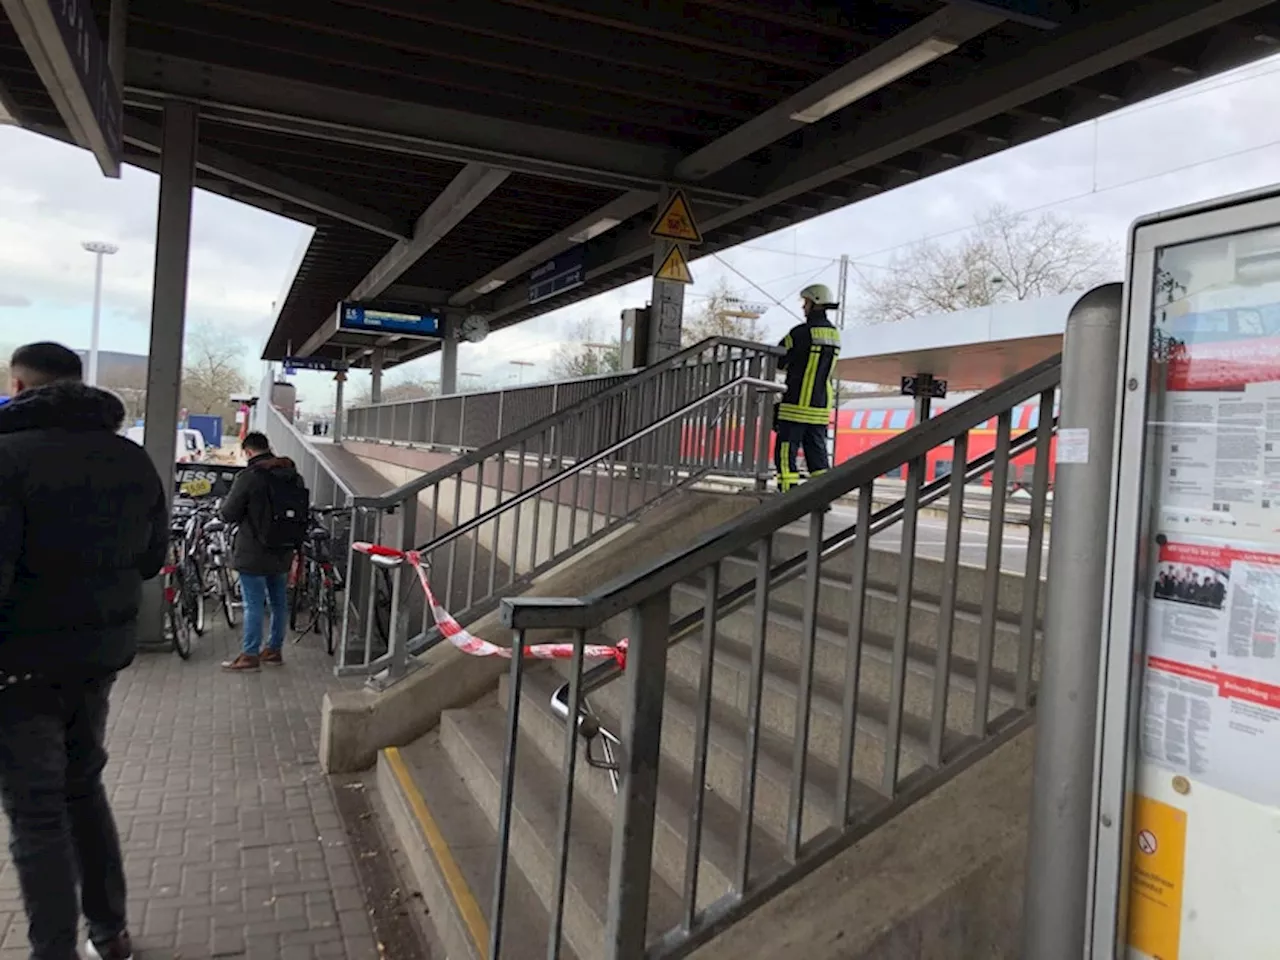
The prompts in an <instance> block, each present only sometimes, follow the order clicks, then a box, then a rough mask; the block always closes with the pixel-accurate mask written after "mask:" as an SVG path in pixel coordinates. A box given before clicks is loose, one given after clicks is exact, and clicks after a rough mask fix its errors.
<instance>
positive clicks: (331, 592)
mask: <svg viewBox="0 0 1280 960" xmlns="http://www.w3.org/2000/svg"><path fill="white" fill-rule="evenodd" d="M341 509H342V508H340V507H312V508H311V525H310V529H309V530H308V532H307V537H306V539H305V540H304V541H303V543H302V546H301V547H299V548H298V551H297V552H296V553H295V554H294V558H293V564H292V565H291V567H290V571H289V588H290V598H289V627H290V629H292V630H294V631H295V632H296V633H297V634H298V635H297V637H295V638H294V641H293V642H294V643H301V642H302V638H303V637H304V636H306V635H307V634H308V633H311V632H312V631H315V632H316V633H319V634H321V635H322V636H323V637H324V645H325V652H326V653H328V654H329V656H333V653H334V649H335V645H336V641H335V635H336V633H337V631H338V630H339V629H341V621H342V612H341V611H342V608H341V606H340V605H339V603H338V592H339V591H341V590H342V589H343V580H342V572H341V571H340V570H339V568H338V565H337V564H335V563H334V562H333V537H332V535H331V534H330V533H329V531H328V529H326V528H325V526H324V524H323V523H322V522H321V521H322V520H323V518H325V517H328V516H331V515H333V514H334V513H336V512H338V511H339V510H341ZM303 612H309V613H310V615H311V619H310V620H309V621H308V622H307V623H306V625H305V626H303V627H299V626H298V622H299V614H300V613H303Z"/></svg>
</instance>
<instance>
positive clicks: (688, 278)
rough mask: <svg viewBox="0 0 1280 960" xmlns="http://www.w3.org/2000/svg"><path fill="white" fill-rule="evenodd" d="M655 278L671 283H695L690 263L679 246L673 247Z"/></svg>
mask: <svg viewBox="0 0 1280 960" xmlns="http://www.w3.org/2000/svg"><path fill="white" fill-rule="evenodd" d="M654 276H655V277H657V278H658V279H659V280H667V281H669V282H671V283H693V274H691V273H690V272H689V261H688V260H686V259H685V258H684V252H683V251H682V250H681V249H680V245H679V244H674V243H673V244H672V245H671V249H670V251H668V252H667V256H666V258H665V259H664V260H663V261H662V266H660V267H659V268H658V272H657V273H655V274H654Z"/></svg>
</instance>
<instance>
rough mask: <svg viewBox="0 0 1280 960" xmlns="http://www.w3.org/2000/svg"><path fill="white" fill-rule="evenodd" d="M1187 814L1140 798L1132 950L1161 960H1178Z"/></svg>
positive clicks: (1131, 885) (1132, 877)
mask: <svg viewBox="0 0 1280 960" xmlns="http://www.w3.org/2000/svg"><path fill="white" fill-rule="evenodd" d="M1186 854H1187V815H1186V813H1184V812H1183V811H1182V810H1179V809H1178V808H1177V807H1171V806H1169V805H1168V804H1167V803H1161V802H1160V801H1158V800H1152V799H1151V798H1150V797H1142V796H1139V797H1135V798H1134V804H1133V850H1132V851H1131V854H1130V857H1131V863H1132V867H1131V869H1130V875H1129V946H1131V947H1133V948H1134V949H1135V950H1139V951H1141V952H1142V953H1144V954H1146V955H1147V956H1148V957H1154V958H1155V960H1178V950H1179V946H1180V944H1181V940H1182V887H1183V873H1184V870H1185V868H1186Z"/></svg>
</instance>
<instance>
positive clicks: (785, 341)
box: [782, 333, 792, 350]
mask: <svg viewBox="0 0 1280 960" xmlns="http://www.w3.org/2000/svg"><path fill="white" fill-rule="evenodd" d="M791 346H792V344H791V334H789V333H788V334H787V335H786V336H785V337H783V338H782V348H783V349H784V350H790V349H791Z"/></svg>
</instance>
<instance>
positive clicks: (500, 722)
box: [440, 697, 679, 957]
mask: <svg viewBox="0 0 1280 960" xmlns="http://www.w3.org/2000/svg"><path fill="white" fill-rule="evenodd" d="M440 741H441V743H442V744H443V746H444V748H445V750H446V751H447V752H448V754H449V758H450V760H451V761H452V762H453V764H454V766H455V767H456V768H457V770H458V771H459V773H461V774H462V778H463V780H464V781H465V782H466V784H467V787H468V789H469V791H470V793H471V795H472V797H473V798H474V801H473V802H475V803H477V804H478V805H479V807H480V809H481V810H482V811H483V812H484V814H485V815H486V816H487V817H488V819H489V823H490V824H491V825H492V826H494V827H496V826H497V822H498V812H499V805H500V797H501V783H502V768H503V758H504V756H505V752H506V712H505V711H504V710H502V708H501V707H500V706H499V705H498V703H497V699H496V697H493V698H489V699H486V700H485V701H481V702H480V703H477V704H476V705H474V706H472V707H469V708H467V709H465V710H450V711H446V712H445V713H444V714H443V715H442V716H441V719H440ZM560 795H561V783H560V775H559V764H558V763H555V764H553V763H550V762H548V760H547V758H546V757H545V756H544V755H543V754H542V753H541V751H540V750H539V749H538V744H537V742H536V740H535V739H534V737H533V736H532V735H531V734H529V733H527V732H525V731H524V730H522V731H521V732H520V735H519V738H518V741H517V753H516V772H515V802H514V804H513V808H512V821H511V856H512V859H513V861H514V862H515V863H516V864H518V865H519V867H520V869H521V870H522V871H523V872H524V874H525V876H527V877H528V878H529V881H530V883H532V885H533V888H534V889H535V890H536V891H537V893H538V896H539V897H540V898H541V899H542V904H543V908H544V910H546V911H550V909H551V907H552V898H553V896H554V893H555V890H554V888H555V877H556V870H557V864H558V857H559V850H558V845H559V836H560V802H561V796H560ZM612 837H613V827H612V824H611V823H610V821H609V820H608V819H606V818H605V817H604V816H602V815H601V813H600V811H599V810H598V809H596V808H594V807H592V806H591V805H590V804H587V803H583V804H575V806H574V812H573V822H572V824H571V827H570V830H569V840H570V842H569V871H568V882H567V884H566V895H565V907H564V931H565V937H566V939H567V941H568V943H569V944H570V946H572V947H573V949H574V950H575V952H576V953H577V954H578V955H579V956H581V957H600V956H603V955H604V938H605V925H606V923H607V921H608V916H607V910H608V890H609V856H610V849H611V845H612ZM678 912H679V898H678V897H677V895H676V894H675V892H674V891H673V890H672V889H671V888H670V887H669V886H668V885H667V884H666V883H665V882H663V881H662V880H661V879H660V878H655V879H654V881H653V883H652V885H651V894H650V901H649V917H650V924H651V925H652V927H653V929H667V928H669V927H671V926H673V925H674V924H675V923H676V922H677V920H678V916H679V913H678ZM517 929H518V928H516V927H512V926H508V927H507V930H508V931H513V930H517Z"/></svg>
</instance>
